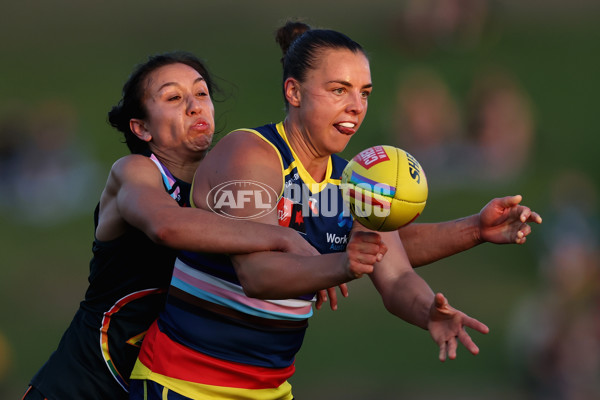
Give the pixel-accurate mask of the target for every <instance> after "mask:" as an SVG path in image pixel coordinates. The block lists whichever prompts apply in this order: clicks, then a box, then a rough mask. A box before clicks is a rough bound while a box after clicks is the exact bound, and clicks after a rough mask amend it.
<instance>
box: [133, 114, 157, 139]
mask: <svg viewBox="0 0 600 400" xmlns="http://www.w3.org/2000/svg"><path fill="white" fill-rule="evenodd" d="M129 129H131V132H133V134H134V135H135V136H137V137H138V138H140V139H141V140H143V141H144V142H149V141H150V140H151V139H152V135H151V134H150V132H148V129H146V123H145V122H144V121H143V120H141V119H137V118H131V119H130V120H129Z"/></svg>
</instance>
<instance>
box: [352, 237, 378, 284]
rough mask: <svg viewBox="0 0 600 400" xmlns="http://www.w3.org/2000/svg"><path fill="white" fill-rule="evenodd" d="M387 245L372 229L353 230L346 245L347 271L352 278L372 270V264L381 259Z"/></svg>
mask: <svg viewBox="0 0 600 400" xmlns="http://www.w3.org/2000/svg"><path fill="white" fill-rule="evenodd" d="M386 252H387V246H386V245H385V243H384V242H383V240H382V239H381V236H380V235H379V234H378V233H376V232H372V231H359V230H357V231H354V232H352V235H351V236H350V241H349V242H348V246H346V256H347V260H348V261H347V262H348V272H349V274H350V276H351V277H352V278H354V279H358V278H360V277H362V276H363V275H364V274H370V273H372V272H373V264H375V263H376V262H379V261H381V260H382V259H383V256H384V255H385V253H386Z"/></svg>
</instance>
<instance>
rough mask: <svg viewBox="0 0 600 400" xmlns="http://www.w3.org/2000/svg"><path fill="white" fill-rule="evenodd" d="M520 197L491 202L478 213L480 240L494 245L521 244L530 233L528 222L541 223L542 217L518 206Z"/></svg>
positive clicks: (497, 199)
mask: <svg viewBox="0 0 600 400" xmlns="http://www.w3.org/2000/svg"><path fill="white" fill-rule="evenodd" d="M522 199H523V197H522V196H521V195H516V196H506V197H502V198H496V199H493V200H491V201H490V202H489V203H488V204H486V205H485V207H483V208H482V209H481V211H480V212H479V234H480V240H481V241H483V242H490V243H496V244H505V243H517V244H523V243H525V241H526V240H527V235H529V234H530V233H531V226H530V225H529V223H530V222H534V223H536V224H541V223H542V217H540V215H539V214H538V213H536V212H534V211H531V209H530V208H529V207H526V206H523V205H520V204H519V203H520V202H521V200H522Z"/></svg>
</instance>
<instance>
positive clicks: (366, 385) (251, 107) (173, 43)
mask: <svg viewBox="0 0 600 400" xmlns="http://www.w3.org/2000/svg"><path fill="white" fill-rule="evenodd" d="M532 3H536V4H537V2H532ZM555 3H556V4H555ZM559 3H560V2H550V3H548V4H549V5H547V6H545V7H544V8H543V9H539V8H536V7H535V6H533V5H531V6H526V5H523V4H522V3H521V2H512V1H503V2H502V1H501V2H499V3H494V4H499V7H498V8H495V9H494V10H495V11H494V14H493V16H494V21H495V25H494V29H493V30H491V31H490V32H487V33H486V34H484V36H483V38H482V40H481V42H480V43H479V44H478V45H477V46H474V47H469V48H456V47H452V46H450V47H445V48H439V47H435V48H433V49H431V50H430V51H428V52H426V53H421V54H414V53H408V52H406V51H403V48H402V47H401V46H399V45H398V42H397V40H396V39H394V37H393V36H392V33H393V32H394V29H393V28H394V18H395V17H397V16H398V15H399V14H400V13H401V11H402V6H401V4H403V3H399V4H398V2H396V1H392V0H374V1H370V2H366V3H365V2H361V1H358V0H348V1H346V2H344V3H343V4H337V3H333V2H332V3H326V2H322V1H321V2H318V1H314V0H310V1H303V2H298V4H295V3H288V2H277V1H254V2H242V1H233V0H226V1H219V2H197V1H191V0H176V1H173V2H168V3H167V2H159V1H155V0H150V1H146V2H140V3H137V4H132V2H117V1H114V0H109V1H105V2H101V3H93V4H87V3H81V2H75V1H72V0H63V1H58V2H48V3H41V4H35V3H34V2H29V1H23V2H11V4H5V5H2V6H0V9H1V11H2V12H1V13H0V14H1V15H2V16H3V22H2V24H0V35H1V37H3V40H2V41H1V42H0V50H1V54H2V55H1V60H2V62H1V63H0V77H1V78H0V118H7V117H8V116H10V115H19V116H20V117H19V118H21V120H20V121H22V123H23V125H25V124H26V123H28V122H30V120H32V119H34V118H35V117H36V115H37V112H38V111H39V110H40V109H41V108H42V107H43V106H44V104H45V103H46V102H49V101H59V102H61V103H66V104H70V105H71V106H72V108H73V110H74V112H75V115H76V132H77V135H76V140H77V141H78V142H79V144H80V145H81V146H82V149H83V150H84V151H85V152H86V154H88V155H89V157H90V158H91V159H93V160H94V161H95V162H96V163H97V166H98V171H99V174H100V175H99V177H98V179H97V182H95V185H94V186H93V188H92V189H90V190H89V191H88V193H87V194H89V196H82V197H81V201H80V203H82V202H83V204H82V208H83V209H85V210H87V211H85V212H79V213H77V214H76V215H74V216H72V217H70V218H68V219H64V220H61V221H59V222H54V223H52V224H50V223H48V224H45V225H39V224H37V225H36V224H33V223H30V222H23V221H24V220H25V219H24V217H23V215H22V214H19V213H17V212H15V211H14V209H13V205H11V204H7V203H2V207H3V209H2V210H0V211H1V212H0V226H1V230H0V243H2V247H1V248H2V250H1V251H0V398H5V399H8V398H18V397H19V394H20V393H21V392H22V391H23V390H24V389H25V387H26V384H27V382H28V379H29V378H30V377H31V376H32V374H34V373H35V371H36V370H37V369H38V368H39V367H40V366H41V364H42V363H43V362H44V361H45V359H46V358H47V357H48V355H49V354H50V353H51V351H52V350H53V348H54V347H55V346H56V344H57V343H58V340H59V338H60V336H61V334H62V332H63V330H64V329H65V327H66V325H67V324H68V322H69V320H70V319H71V317H72V315H73V313H74V312H75V310H76V308H77V306H78V303H79V301H80V300H81V298H82V296H83V294H84V291H85V288H86V283H87V282H86V279H87V272H88V263H89V257H90V254H91V242H92V239H93V232H92V212H93V208H94V206H95V201H96V199H97V198H98V195H99V193H100V191H101V189H102V187H103V182H104V180H105V179H106V178H105V177H106V173H107V171H108V170H109V168H110V165H111V164H112V162H113V161H114V160H115V159H116V158H118V157H119V156H121V155H124V154H126V148H125V146H124V145H122V144H121V143H120V142H119V140H120V138H119V135H118V134H116V132H115V131H114V130H113V129H112V128H110V126H108V124H107V123H106V113H107V111H108V110H109V109H110V107H111V106H112V105H113V104H115V103H116V102H117V101H118V99H119V96H120V88H121V85H122V83H123V82H124V81H125V79H126V78H127V75H128V73H129V71H130V70H131V68H132V67H133V65H135V64H136V63H138V62H140V61H143V60H144V59H145V58H146V56H147V55H149V54H153V53H158V52H163V51H168V50H188V51H191V52H194V53H196V54H198V55H199V56H201V57H202V58H204V59H205V60H206V61H207V63H208V65H209V66H210V68H211V70H212V71H213V72H215V73H216V74H217V75H218V76H219V77H221V78H222V80H223V82H222V85H223V87H224V88H225V92H226V97H225V99H224V101H223V102H220V103H217V104H216V109H217V115H218V124H219V127H220V129H221V131H222V132H227V131H229V130H231V129H233V128H236V127H242V126H244V127H253V126H256V125H259V124H262V123H265V122H271V121H273V122H275V121H278V120H280V119H281V118H282V116H283V106H282V101H281V95H280V88H279V84H280V64H279V58H280V54H279V50H278V48H277V46H276V44H275V42H274V40H273V32H274V31H275V29H276V28H277V27H278V26H280V25H281V24H282V22H283V21H285V19H286V18H287V17H303V18H305V19H306V20H307V21H308V22H310V23H312V24H313V25H314V26H323V27H328V28H333V29H338V30H341V31H343V32H345V33H347V34H349V35H350V36H351V37H352V38H353V39H355V40H357V41H359V42H360V43H361V44H362V45H363V46H364V47H365V48H366V49H367V50H368V51H369V54H370V58H371V64H372V74H373V81H374V93H373V96H372V97H371V100H370V104H369V116H368V117H367V119H366V121H365V123H364V124H363V127H362V128H361V132H360V133H359V135H358V136H357V137H356V138H355V139H353V141H352V142H351V144H350V145H349V147H348V148H347V149H346V150H345V152H344V154H343V155H345V156H346V157H351V156H353V155H354V154H355V153H356V152H358V151H359V150H362V149H363V148H364V147H366V146H368V145H373V144H381V143H387V142H390V141H392V140H393V139H392V137H393V136H392V132H390V129H391V128H390V127H391V126H392V122H391V121H392V117H393V115H391V114H393V112H392V103H393V100H394V96H395V88H396V85H397V82H398V79H399V76H401V74H402V72H403V71H407V70H409V69H410V68H413V67H416V66H422V65H425V66H428V67H431V68H433V69H435V70H436V71H438V72H439V73H440V74H441V76H442V77H443V78H444V79H445V80H446V81H447V83H448V85H449V87H450V88H451V89H452V91H453V93H454V94H455V96H456V97H457V98H458V99H464V98H465V96H466V94H467V91H468V87H469V84H470V82H471V80H472V78H473V76H474V75H476V74H477V73H478V71H480V70H481V69H482V68H485V67H487V66H490V65H495V66H501V67H503V68H506V69H508V70H510V71H511V72H512V73H513V74H514V75H515V76H516V77H517V78H518V80H519V82H520V83H521V84H522V86H523V88H524V89H525V90H526V91H527V92H528V94H529V95H530V97H531V99H532V101H533V103H534V106H535V121H536V137H535V145H534V147H533V151H532V154H531V162H530V164H529V166H528V169H527V171H525V172H524V173H523V174H522V175H521V176H520V177H519V178H518V179H514V180H511V181H509V182H504V183H502V184H498V185H495V186H491V185H489V186H481V185H476V184H470V183H469V181H461V182H456V185H455V187H456V188H455V189H448V188H445V189H444V190H438V189H436V185H435V182H430V196H429V201H428V205H427V207H426V209H425V212H424V214H423V215H422V217H421V219H420V220H421V221H423V222H429V221H440V220H448V219H453V218H457V217H460V216H464V215H468V214H472V213H475V212H477V211H478V210H479V209H480V208H481V207H482V206H483V205H484V204H485V203H486V202H487V201H488V200H489V199H490V198H492V197H496V196H503V195H508V194H515V193H521V194H523V195H524V197H525V202H526V204H527V205H530V206H531V207H532V208H534V209H536V210H538V211H540V212H541V213H543V212H544V211H547V210H550V209H551V207H550V206H551V205H550V204H549V203H548V199H549V192H550V188H551V186H552V183H553V181H554V180H555V178H556V176H557V174H559V173H560V172H561V171H563V170H576V171H582V172H584V173H586V174H587V175H588V176H589V177H590V179H591V181H592V182H594V184H595V185H598V184H599V183H600V168H598V167H599V164H598V158H597V156H596V154H595V153H596V151H597V149H598V148H599V145H600V135H599V134H598V133H599V132H598V123H597V118H596V115H597V109H598V105H599V102H598V100H597V99H598V93H599V92H600V78H599V77H598V71H599V67H600V52H599V50H600V47H599V43H600V41H599V39H600V24H599V22H600V10H599V9H598V7H595V6H594V4H593V3H592V2H589V4H588V2H586V1H581V2H573V8H569V9H565V8H560V6H559V5H558V4H559ZM525 4H527V2H525ZM233 10H235V11H233ZM15 110H17V111H18V113H15ZM407 150H409V151H410V149H407ZM424 168H425V171H427V166H426V165H424ZM2 173H3V174H4V173H6V171H3V172H2ZM3 177H5V175H3ZM449 187H452V185H449ZM2 190H8V189H5V188H4V187H2ZM89 192H91V193H89ZM543 216H544V217H545V223H544V225H542V226H541V227H535V228H534V231H535V232H534V234H533V235H532V237H531V239H530V240H529V241H528V243H527V244H526V245H525V246H492V245H483V246H480V247H478V248H475V249H473V250H471V251H469V252H467V253H464V254H460V255H457V256H455V257H453V258H451V259H447V260H443V261H440V262H438V263H436V264H434V265H432V266H428V267H423V268H421V269H419V273H420V274H422V276H423V277H425V279H426V280H427V281H428V282H429V283H430V285H431V286H432V288H433V289H434V290H439V291H443V292H444V293H445V294H446V295H447V297H448V298H449V299H450V301H451V303H452V304H454V305H455V306H457V307H458V308H460V309H462V310H464V311H466V312H468V313H469V314H471V315H472V316H474V317H476V318H479V319H480V320H482V321H483V322H485V323H487V324H488V325H489V326H490V328H491V333H490V334H489V335H487V336H481V335H477V334H474V337H475V340H476V342H477V343H478V344H479V346H480V348H481V354H479V355H478V356H476V357H473V356H471V355H469V354H466V352H465V351H464V349H461V351H460V352H459V358H458V360H455V361H451V362H446V363H444V364H441V363H440V362H439V361H437V349H436V346H435V344H434V343H433V342H432V341H431V339H430V338H429V336H428V335H427V333H426V332H423V331H421V330H419V329H417V328H415V327H412V326H409V325H407V324H404V323H402V322H401V321H398V320H397V319H395V318H393V317H392V316H391V315H389V314H388V313H386V312H385V311H384V309H383V307H382V305H381V302H380V300H379V299H378V298H377V296H376V295H375V293H374V290H373V289H372V287H370V285H369V282H368V280H367V279H363V280H362V281H358V282H354V283H352V284H351V286H350V291H351V296H350V298H348V299H344V300H343V301H342V302H341V304H340V310H339V311H337V312H332V311H330V310H323V311H319V312H317V313H316V317H315V318H314V319H313V320H312V322H311V328H310V329H309V331H308V335H307V338H306V341H305V345H304V347H303V350H302V351H301V353H300V354H299V357H298V360H297V368H298V372H297V373H296V376H295V377H294V378H293V380H292V384H293V385H294V387H295V394H296V396H297V397H298V398H300V399H332V398H344V399H365V398H369V399H372V398H382V399H383V398H385V399H392V398H410V399H435V398H444V399H459V398H460V399H477V398H484V397H485V398H489V399H496V398H497V399H502V398H507V397H508V396H511V398H520V397H523V398H525V393H523V391H522V390H521V388H520V387H519V386H518V384H517V383H518V381H519V380H518V374H519V372H518V370H516V369H515V367H514V364H512V361H511V358H510V357H509V355H508V348H507V332H508V329H509V321H510V318H511V316H512V313H513V312H514V309H515V307H516V305H517V304H518V302H519V301H520V299H521V298H522V297H523V296H525V295H527V294H528V293H530V292H532V291H533V290H535V289H536V287H537V286H538V285H539V276H538V264H539V262H540V257H541V255H542V252H543V251H544V246H543V242H542V238H543V237H544V227H545V226H546V224H551V223H552V215H543ZM3 342H5V345H4V344H3ZM434 382H435V383H436V385H435V386H434V385H433V384H432V383H434ZM440 387H441V388H443V390H442V389H439V388H440Z"/></svg>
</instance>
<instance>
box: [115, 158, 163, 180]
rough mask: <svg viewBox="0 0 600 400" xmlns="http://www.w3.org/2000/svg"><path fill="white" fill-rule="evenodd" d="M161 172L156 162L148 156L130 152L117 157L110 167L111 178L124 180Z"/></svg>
mask: <svg viewBox="0 0 600 400" xmlns="http://www.w3.org/2000/svg"><path fill="white" fill-rule="evenodd" d="M148 174H150V175H156V174H160V171H159V169H158V168H157V166H156V164H155V163H154V162H153V161H152V160H151V159H150V158H149V157H147V156H145V155H141V154H128V155H126V156H123V157H121V158H119V159H117V160H116V161H115V162H114V163H113V164H112V167H111V169H110V175H109V180H111V179H114V180H117V181H121V182H122V181H124V180H128V179H130V178H134V177H142V176H145V175H148Z"/></svg>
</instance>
